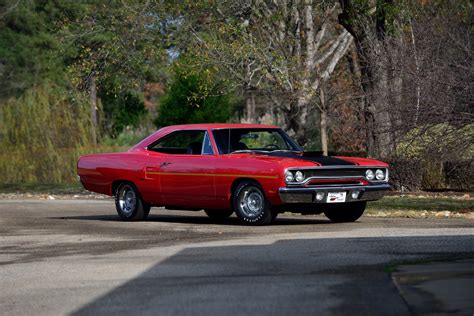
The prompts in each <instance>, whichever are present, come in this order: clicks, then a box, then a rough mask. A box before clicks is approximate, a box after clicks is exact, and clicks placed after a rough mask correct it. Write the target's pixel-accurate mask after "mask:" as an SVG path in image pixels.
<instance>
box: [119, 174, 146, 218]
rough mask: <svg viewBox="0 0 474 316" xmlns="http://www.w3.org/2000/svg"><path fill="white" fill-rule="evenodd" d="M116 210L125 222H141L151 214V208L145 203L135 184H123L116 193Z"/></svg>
mask: <svg viewBox="0 0 474 316" xmlns="http://www.w3.org/2000/svg"><path fill="white" fill-rule="evenodd" d="M115 209H116V210H117V214H118V215H119V216H120V219H122V220H124V221H141V220H144V219H146V217H147V216H148V214H149V213H150V206H149V205H146V204H144V203H143V200H142V199H141V197H140V193H139V192H138V190H137V188H136V187H135V185H134V184H133V183H130V182H123V183H121V184H120V185H119V186H118V188H117V190H116V191H115Z"/></svg>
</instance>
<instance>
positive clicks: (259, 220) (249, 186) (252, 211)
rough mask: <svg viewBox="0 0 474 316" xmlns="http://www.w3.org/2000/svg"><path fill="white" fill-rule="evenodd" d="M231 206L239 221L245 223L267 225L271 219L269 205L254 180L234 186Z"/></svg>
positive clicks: (271, 213) (271, 214)
mask: <svg viewBox="0 0 474 316" xmlns="http://www.w3.org/2000/svg"><path fill="white" fill-rule="evenodd" d="M232 206H233V208H234V211H235V214H236V215H237V217H238V218H239V220H240V222H241V223H243V224H245V225H268V224H270V223H271V222H272V220H273V212H272V208H271V205H270V203H269V202H268V201H267V199H266V198H265V194H264V193H263V190H262V189H261V187H260V186H259V185H258V184H257V183H255V182H252V181H244V182H241V183H240V184H239V185H238V186H237V187H236V188H235V190H234V192H233V194H232Z"/></svg>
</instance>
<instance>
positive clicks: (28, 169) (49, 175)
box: [0, 83, 92, 184]
mask: <svg viewBox="0 0 474 316" xmlns="http://www.w3.org/2000/svg"><path fill="white" fill-rule="evenodd" d="M89 115H90V112H89V104H88V102H87V98H86V97H85V96H83V95H81V94H78V93H75V92H71V91H67V90H66V89H64V88H62V87H58V86H55V85H52V84H48V83H46V84H43V85H41V86H36V87H33V88H31V89H29V90H27V91H26V92H25V93H24V94H23V95H22V96H21V97H19V98H12V99H10V100H8V101H6V103H5V104H0V146H1V148H2V150H1V152H0V182H1V183H4V184H6V183H20V182H23V183H67V182H73V181H76V176H75V174H76V161H77V158H78V157H79V155H80V154H82V153H84V152H85V151H90V149H91V148H92V134H91V128H90V127H91V121H90V116H89ZM86 148H87V149H86Z"/></svg>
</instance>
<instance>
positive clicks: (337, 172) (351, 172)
mask: <svg viewBox="0 0 474 316" xmlns="http://www.w3.org/2000/svg"><path fill="white" fill-rule="evenodd" d="M366 170H367V169H365V168H357V169H320V170H317V169H311V170H302V171H303V173H304V174H305V177H306V178H311V177H331V178H337V177H341V178H343V177H358V176H359V177H362V178H365V171H366Z"/></svg>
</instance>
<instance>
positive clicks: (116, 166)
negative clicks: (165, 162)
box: [77, 152, 147, 195]
mask: <svg viewBox="0 0 474 316" xmlns="http://www.w3.org/2000/svg"><path fill="white" fill-rule="evenodd" d="M146 159H147V157H146V155H143V153H141V152H135V153H134V152H127V153H112V154H94V155H86V156H82V157H80V158H79V161H78V163H77V173H78V175H79V176H80V180H81V183H82V185H83V186H84V188H86V189H87V190H89V191H93V192H97V193H102V194H107V195H112V194H113V192H112V183H113V182H114V181H117V180H126V181H130V182H133V183H134V184H135V185H137V187H139V191H140V192H141V191H143V188H140V186H141V180H142V176H143V168H144V166H145V165H146Z"/></svg>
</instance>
